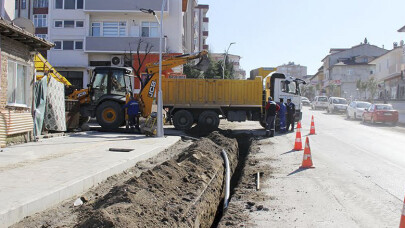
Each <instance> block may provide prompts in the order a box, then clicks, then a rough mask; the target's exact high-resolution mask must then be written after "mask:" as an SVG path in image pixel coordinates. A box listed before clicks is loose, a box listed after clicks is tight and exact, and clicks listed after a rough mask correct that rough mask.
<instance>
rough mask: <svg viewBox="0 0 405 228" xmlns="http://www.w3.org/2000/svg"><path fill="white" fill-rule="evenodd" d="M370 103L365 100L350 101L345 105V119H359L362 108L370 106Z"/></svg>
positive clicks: (361, 114)
mask: <svg viewBox="0 0 405 228" xmlns="http://www.w3.org/2000/svg"><path fill="white" fill-rule="evenodd" d="M370 105H371V103H369V102H365V101H352V102H350V104H349V106H347V111H346V117H347V119H350V118H353V119H361V118H362V116H363V112H364V110H366V109H368V108H369V107H370Z"/></svg>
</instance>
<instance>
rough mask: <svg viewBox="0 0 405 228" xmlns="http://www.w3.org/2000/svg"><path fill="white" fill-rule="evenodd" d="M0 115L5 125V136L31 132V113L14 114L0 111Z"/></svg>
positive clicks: (32, 122)
mask: <svg viewBox="0 0 405 228" xmlns="http://www.w3.org/2000/svg"><path fill="white" fill-rule="evenodd" d="M0 115H1V116H2V118H3V119H4V120H3V121H4V122H5V125H6V135H7V136H8V135H14V134H19V133H24V132H29V131H33V129H34V121H33V119H32V115H31V112H23V113H19V112H14V111H11V110H2V111H0Z"/></svg>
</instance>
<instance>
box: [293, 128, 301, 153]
mask: <svg viewBox="0 0 405 228" xmlns="http://www.w3.org/2000/svg"><path fill="white" fill-rule="evenodd" d="M299 127H301V124H300V122H298V127H297V133H296V134H295V144H294V149H293V150H302V140H301V128H299Z"/></svg>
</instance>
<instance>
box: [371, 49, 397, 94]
mask: <svg viewBox="0 0 405 228" xmlns="http://www.w3.org/2000/svg"><path fill="white" fill-rule="evenodd" d="M402 52H403V47H402V46H395V47H394V48H393V49H392V50H391V51H389V52H387V53H386V54H384V55H382V56H380V57H378V58H376V59H375V60H373V61H372V62H370V64H373V65H375V71H374V74H373V75H372V76H373V77H374V78H375V79H376V80H377V81H378V84H379V93H378V97H376V98H378V99H382V100H384V99H385V100H387V99H389V100H390V99H394V100H395V99H405V83H404V80H402V79H403V75H402V74H403V72H402V70H401V63H402V55H403V54H402Z"/></svg>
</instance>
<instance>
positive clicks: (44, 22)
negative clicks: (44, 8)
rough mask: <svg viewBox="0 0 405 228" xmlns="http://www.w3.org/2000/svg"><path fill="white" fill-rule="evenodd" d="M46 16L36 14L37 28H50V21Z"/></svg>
mask: <svg viewBox="0 0 405 228" xmlns="http://www.w3.org/2000/svg"><path fill="white" fill-rule="evenodd" d="M46 16H47V15H46V14H34V25H35V28H45V27H48V19H47V18H46Z"/></svg>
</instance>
